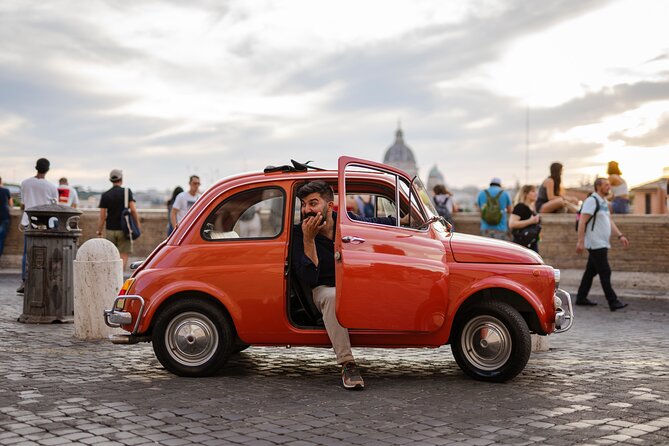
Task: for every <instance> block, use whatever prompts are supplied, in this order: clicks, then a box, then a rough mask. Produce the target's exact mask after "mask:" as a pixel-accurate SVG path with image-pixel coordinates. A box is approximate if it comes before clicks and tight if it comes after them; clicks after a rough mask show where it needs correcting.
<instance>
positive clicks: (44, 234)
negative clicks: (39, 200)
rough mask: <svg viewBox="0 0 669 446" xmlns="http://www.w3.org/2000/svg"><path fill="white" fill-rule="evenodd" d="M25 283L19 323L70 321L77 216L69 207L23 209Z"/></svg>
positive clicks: (72, 305) (78, 231)
mask: <svg viewBox="0 0 669 446" xmlns="http://www.w3.org/2000/svg"><path fill="white" fill-rule="evenodd" d="M26 214H28V219H29V220H30V223H29V225H28V227H27V228H26V230H25V233H24V236H25V237H26V250H27V259H26V260H27V261H26V284H25V292H24V294H23V314H21V316H19V322H24V323H27V324H49V323H52V322H73V321H74V286H73V272H72V268H73V261H74V257H75V255H76V253H77V239H78V238H79V236H80V235H81V229H80V228H79V216H80V215H81V214H82V212H81V211H78V210H76V209H74V208H71V207H70V206H64V205H62V204H45V205H42V206H35V207H33V208H30V209H26Z"/></svg>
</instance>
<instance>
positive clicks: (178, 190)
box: [167, 186, 184, 237]
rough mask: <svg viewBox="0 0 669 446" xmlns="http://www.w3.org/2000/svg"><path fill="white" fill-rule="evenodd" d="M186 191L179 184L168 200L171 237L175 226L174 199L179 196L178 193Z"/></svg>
mask: <svg viewBox="0 0 669 446" xmlns="http://www.w3.org/2000/svg"><path fill="white" fill-rule="evenodd" d="M183 191H184V188H183V187H181V186H177V187H175V188H174V190H173V191H172V198H170V199H169V200H167V236H168V237H169V236H170V234H171V233H172V231H174V226H172V205H173V204H174V200H175V199H176V198H177V195H179V194H180V193H181V192H183Z"/></svg>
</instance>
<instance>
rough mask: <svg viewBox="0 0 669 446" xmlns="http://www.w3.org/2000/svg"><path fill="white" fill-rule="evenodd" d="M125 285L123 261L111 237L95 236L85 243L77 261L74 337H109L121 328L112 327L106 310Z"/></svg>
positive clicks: (75, 269) (80, 249)
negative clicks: (104, 312) (105, 318)
mask: <svg viewBox="0 0 669 446" xmlns="http://www.w3.org/2000/svg"><path fill="white" fill-rule="evenodd" d="M121 286H123V261H122V260H121V257H120V255H119V252H118V249H116V246H114V244H113V243H112V242H110V241H109V240H106V239H103V238H93V239H90V240H88V241H87V242H86V243H84V244H83V245H81V247H80V248H79V250H78V251H77V257H76V259H75V260H74V337H75V338H78V339H85V340H95V339H107V338H108V337H109V335H111V334H114V333H122V332H123V330H121V329H120V328H116V329H115V328H110V327H108V326H107V325H106V324H105V322H104V318H103V315H102V314H103V311H104V310H106V309H110V308H111V307H112V304H113V303H114V299H115V298H116V296H117V295H118V291H119V290H120V289H121Z"/></svg>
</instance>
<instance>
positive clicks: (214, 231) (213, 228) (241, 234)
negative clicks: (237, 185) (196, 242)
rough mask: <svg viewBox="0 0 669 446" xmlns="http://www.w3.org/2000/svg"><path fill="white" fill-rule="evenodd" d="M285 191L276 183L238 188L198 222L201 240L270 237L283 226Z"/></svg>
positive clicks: (274, 235) (276, 234) (277, 233)
mask: <svg viewBox="0 0 669 446" xmlns="http://www.w3.org/2000/svg"><path fill="white" fill-rule="evenodd" d="M284 203H285V193H284V192H283V190H282V189H279V188H276V187H265V188H258V189H251V190H246V191H244V192H239V193H237V194H235V195H233V196H232V197H230V198H228V199H226V200H225V201H223V203H221V204H220V205H219V206H218V207H217V208H216V209H215V210H214V211H213V212H212V213H211V215H209V217H207V219H206V220H205V222H204V225H203V226H202V231H201V233H202V238H203V239H205V240H225V239H258V238H274V237H277V236H278V235H279V234H281V231H282V229H283V220H284V219H283V215H284V209H285V206H284Z"/></svg>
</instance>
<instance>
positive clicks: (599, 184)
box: [595, 178, 609, 192]
mask: <svg viewBox="0 0 669 446" xmlns="http://www.w3.org/2000/svg"><path fill="white" fill-rule="evenodd" d="M604 181H609V180H607V179H606V178H597V179H596V180H595V192H597V188H598V187H599V186H601V185H602V183H603V182H604Z"/></svg>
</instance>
